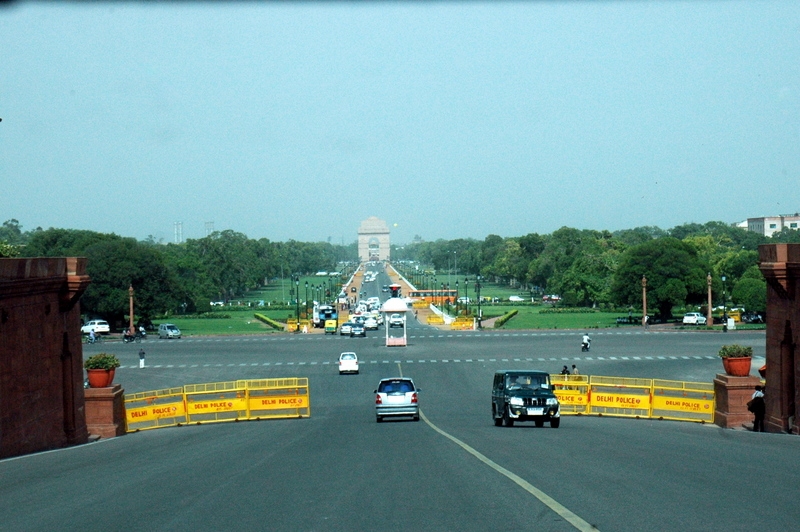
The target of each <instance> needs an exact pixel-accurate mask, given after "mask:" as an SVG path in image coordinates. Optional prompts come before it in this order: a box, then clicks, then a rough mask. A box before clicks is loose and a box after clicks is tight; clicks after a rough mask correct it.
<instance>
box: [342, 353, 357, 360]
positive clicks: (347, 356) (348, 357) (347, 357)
mask: <svg viewBox="0 0 800 532" xmlns="http://www.w3.org/2000/svg"><path fill="white" fill-rule="evenodd" d="M355 359H356V356H355V355H354V354H352V353H345V354H343V355H342V360H355Z"/></svg>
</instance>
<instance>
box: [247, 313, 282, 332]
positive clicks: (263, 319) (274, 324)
mask: <svg viewBox="0 0 800 532" xmlns="http://www.w3.org/2000/svg"><path fill="white" fill-rule="evenodd" d="M253 316H255V318H256V319H257V320H258V321H261V322H264V323H266V324H267V325H269V326H270V327H272V328H273V329H278V330H283V326H284V324H283V323H280V322H278V321H275V320H273V319H270V318H268V317H267V316H264V315H263V314H259V313H257V312H256V313H255V314H253Z"/></svg>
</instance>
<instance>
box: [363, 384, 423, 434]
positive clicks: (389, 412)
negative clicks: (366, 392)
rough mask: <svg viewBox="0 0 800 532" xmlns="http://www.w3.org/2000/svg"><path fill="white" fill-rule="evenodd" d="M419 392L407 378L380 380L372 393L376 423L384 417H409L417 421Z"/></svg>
mask: <svg viewBox="0 0 800 532" xmlns="http://www.w3.org/2000/svg"><path fill="white" fill-rule="evenodd" d="M419 391H420V390H419V388H417V387H416V386H415V385H414V381H413V380H411V379H409V378H408V377H393V378H391V379H381V381H380V382H379V383H378V387H377V388H376V389H375V391H374V392H373V393H374V394H375V416H376V418H377V421H378V423H380V422H381V421H383V418H384V417H386V416H410V417H411V419H413V420H414V421H419V396H418V394H419Z"/></svg>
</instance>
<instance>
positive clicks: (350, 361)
mask: <svg viewBox="0 0 800 532" xmlns="http://www.w3.org/2000/svg"><path fill="white" fill-rule="evenodd" d="M344 373H355V374H356V375H358V356H356V354H355V353H353V352H352V351H348V352H345V353H342V354H341V355H339V375H342V374H344Z"/></svg>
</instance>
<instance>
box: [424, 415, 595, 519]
mask: <svg viewBox="0 0 800 532" xmlns="http://www.w3.org/2000/svg"><path fill="white" fill-rule="evenodd" d="M419 415H420V417H421V418H422V420H423V421H424V422H425V423H427V424H428V426H429V427H430V428H432V429H433V430H435V431H436V432H438V433H439V434H441V435H442V436H444V437H445V438H447V439H448V440H450V441H452V442H453V443H455V444H456V445H458V446H459V447H461V448H462V449H464V450H465V451H467V452H468V453H469V454H471V455H472V456H474V457H475V458H477V459H478V460H480V461H481V462H483V463H484V464H486V465H488V466H489V467H491V468H492V469H494V470H495V471H497V472H498V473H500V474H501V475H504V476H506V477H507V478H509V479H510V480H512V481H513V482H515V483H516V484H518V485H519V486H520V487H521V488H522V489H524V490H525V491H527V492H528V493H530V494H531V495H533V496H534V497H536V498H537V499H539V500H540V501H541V502H542V503H543V504H544V505H545V506H547V507H548V508H550V509H551V510H553V511H554V512H555V513H557V514H558V515H559V516H560V517H561V518H562V519H564V520H565V521H567V522H568V523H569V524H571V525H572V526H574V527H575V528H576V529H577V530H581V531H582V532H590V531H596V530H597V528H596V527H594V526H592V525H590V524H589V523H587V522H586V521H584V520H583V519H581V518H580V517H578V516H577V515H575V514H574V513H572V512H571V511H570V510H568V509H567V508H566V507H564V506H563V505H561V504H560V503H558V502H557V501H556V500H555V499H553V498H552V497H550V496H549V495H548V494H546V493H545V492H543V491H542V490H540V489H538V488H537V487H536V486H534V485H533V484H531V483H530V482H528V481H527V480H525V479H524V478H522V477H520V476H519V475H515V474H514V473H512V472H511V471H509V470H508V469H506V468H504V467H503V466H501V465H499V464H497V463H495V462H493V461H492V460H490V459H489V458H487V457H486V456H484V455H482V454H481V453H479V452H478V451H476V450H475V449H473V448H472V447H470V446H469V445H467V444H466V443H464V442H462V441H461V440H459V439H458V438H456V437H455V436H451V435H450V434H448V433H446V432H445V431H443V430H442V429H440V428H439V427H437V426H436V425H434V424H433V423H431V421H430V420H429V419H428V418H427V417H426V416H425V414H424V413H423V412H422V410H420V411H419Z"/></svg>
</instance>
